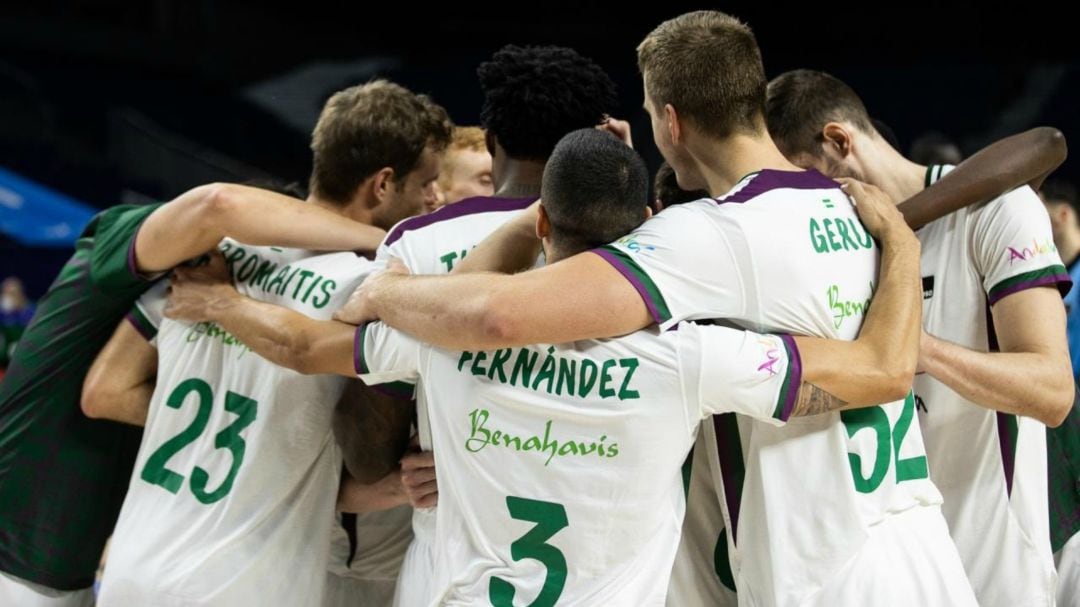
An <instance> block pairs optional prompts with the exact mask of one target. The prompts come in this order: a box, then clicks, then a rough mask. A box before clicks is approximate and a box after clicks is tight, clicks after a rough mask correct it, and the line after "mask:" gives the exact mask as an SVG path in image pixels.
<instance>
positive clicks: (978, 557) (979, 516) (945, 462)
mask: <svg viewBox="0 0 1080 607" xmlns="http://www.w3.org/2000/svg"><path fill="white" fill-rule="evenodd" d="M950 169H951V167H941V166H932V167H929V168H928V170H927V185H930V184H931V183H933V182H935V181H937V180H938V179H939V178H940V177H941V175H943V174H946V173H948V172H949V170H950ZM918 237H919V241H920V242H921V243H922V276H923V326H924V327H925V329H926V331H927V332H928V333H930V334H931V335H935V336H937V337H940V338H942V339H945V340H948V341H951V342H953V343H956V344H959V345H961V346H964V347H966V348H971V349H973V350H977V351H982V352H986V351H989V350H995V349H996V343H994V340H993V336H992V334H993V324H992V323H991V322H990V314H989V308H990V306H993V305H994V304H995V303H997V302H998V301H1000V300H1001V299H1002V298H1003V297H1006V296H1008V295H1010V294H1012V293H1016V292H1018V291H1022V290H1024V289H1030V288H1033V287H1038V286H1058V287H1062V288H1063V289H1064V290H1068V285H1069V284H1070V279H1069V275H1068V273H1067V272H1066V270H1065V267H1064V265H1062V263H1061V259H1060V257H1059V256H1058V253H1057V248H1056V247H1055V246H1054V240H1053V235H1052V233H1051V231H1050V220H1049V218H1048V217H1047V215H1046V210H1045V208H1044V207H1043V204H1042V202H1041V201H1040V200H1039V197H1038V196H1037V195H1036V194H1035V192H1033V191H1032V190H1031V189H1030V188H1028V187H1026V186H1025V187H1022V188H1019V189H1016V190H1013V191H1012V192H1009V193H1007V194H1005V195H1003V196H1000V197H998V198H996V199H994V200H992V201H990V202H988V203H985V204H980V205H978V206H973V207H969V208H966V209H961V210H959V211H957V212H956V213H953V214H952V215H949V216H947V217H943V218H941V219H938V220H937V221H935V222H933V223H930V224H928V225H927V226H925V227H923V228H922V229H921V230H919V232H918ZM915 394H916V396H917V402H918V405H919V406H918V409H919V421H920V423H921V425H922V428H923V434H924V436H925V439H926V452H927V455H928V457H929V460H930V473H931V475H932V476H933V478H934V482H935V484H937V486H938V488H940V489H941V492H942V494H943V495H944V496H945V503H944V505H943V507H942V511H943V512H944V513H945V518H946V520H947V521H948V523H949V528H950V530H951V532H952V536H953V539H954V540H955V541H956V545H957V547H958V548H959V550H960V555H961V557H962V558H963V561H964V567H965V569H966V570H967V572H968V575H969V577H970V578H971V583H972V586H973V587H974V589H975V592H976V594H977V595H978V597H979V602H980V604H982V605H984V606H986V607H994V606H1002V607H1004V606H1013V605H1049V604H1051V597H1053V593H1054V591H1053V584H1054V564H1053V557H1052V555H1051V550H1050V528H1049V510H1048V509H1049V505H1048V501H1047V471H1046V427H1045V426H1044V425H1043V424H1042V423H1040V422H1039V421H1038V420H1035V419H1032V418H1029V417H1020V416H1016V415H1009V414H1005V413H999V412H996V411H992V410H990V409H987V408H985V407H980V406H978V405H976V404H974V403H972V402H970V401H968V400H966V399H964V398H963V397H962V396H960V395H959V394H957V393H956V392H954V391H953V390H952V389H950V388H949V387H947V386H946V385H945V384H943V383H941V382H939V381H938V380H936V379H934V378H932V377H930V376H929V375H925V374H924V375H919V376H917V377H916V379H915ZM958 445H963V448H959V449H958V448H957V446H958Z"/></svg>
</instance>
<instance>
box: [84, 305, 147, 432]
mask: <svg viewBox="0 0 1080 607" xmlns="http://www.w3.org/2000/svg"><path fill="white" fill-rule="evenodd" d="M157 360H158V358H157V349H156V348H154V347H153V346H152V345H151V344H150V342H149V341H148V340H147V339H146V337H144V336H143V335H142V334H141V333H140V332H139V331H137V330H136V328H135V326H134V325H133V324H132V323H131V322H129V321H128V320H127V319H124V320H122V321H120V324H119V325H118V326H117V327H116V331H115V332H113V336H112V337H111V338H110V339H109V342H108V343H107V344H105V347H104V348H103V349H102V350H101V352H99V353H98V356H97V358H96V359H95V360H94V364H93V365H92V366H91V367H90V371H89V372H88V373H87V374H86V380H85V381H84V382H83V390H82V401H81V402H82V410H83V413H84V414H86V416H87V417H92V418H96V419H111V420H113V421H118V422H123V423H126V424H132V425H134V426H144V425H146V414H147V411H148V410H149V408H150V397H151V396H153V394H154V380H155V378H156V376H157Z"/></svg>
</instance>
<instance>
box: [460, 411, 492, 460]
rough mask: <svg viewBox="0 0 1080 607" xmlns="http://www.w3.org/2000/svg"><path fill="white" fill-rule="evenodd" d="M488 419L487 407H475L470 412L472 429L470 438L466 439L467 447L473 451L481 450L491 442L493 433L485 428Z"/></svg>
mask: <svg viewBox="0 0 1080 607" xmlns="http://www.w3.org/2000/svg"><path fill="white" fill-rule="evenodd" d="M487 419H488V412H487V409H473V410H472V411H470V412H469V420H470V422H471V425H472V429H471V431H470V432H469V438H467V439H465V448H466V449H468V450H469V451H471V452H473V453H476V452H477V451H480V450H481V449H483V448H484V447H486V446H487V445H488V443H490V442H491V433H490V432H488V431H487V429H485V428H484V424H485V423H487Z"/></svg>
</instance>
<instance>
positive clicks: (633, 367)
mask: <svg viewBox="0 0 1080 607" xmlns="http://www.w3.org/2000/svg"><path fill="white" fill-rule="evenodd" d="M638 364H639V363H638V359H636V358H620V359H619V366H620V367H622V368H623V369H626V376H625V377H623V381H622V385H621V386H619V400H626V399H628V398H639V397H640V396H641V395H640V394H638V391H637V390H630V389H629V388H630V379H631V378H632V377H633V376H634V371H637V368H638Z"/></svg>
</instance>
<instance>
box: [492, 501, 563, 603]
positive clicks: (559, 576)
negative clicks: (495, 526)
mask: <svg viewBox="0 0 1080 607" xmlns="http://www.w3.org/2000/svg"><path fill="white" fill-rule="evenodd" d="M506 508H507V510H509V511H510V518H513V519H514V520H518V521H529V522H532V523H536V526H535V527H533V528H532V529H530V530H529V531H528V532H527V533H526V534H525V535H523V536H521V537H520V538H518V539H517V540H516V541H515V542H514V543H512V544H510V557H511V558H513V559H514V560H515V561H520V560H521V559H535V560H537V561H540V562H541V563H543V564H544V567H547V575H546V577H545V578H544V586H543V587H542V588H541V589H540V594H538V595H536V599H534V600H533V602H532V603H529V605H528V607H552V606H553V605H555V602H556V601H558V600H559V596H561V595H562V591H563V587H565V586H566V557H565V556H563V553H562V551H561V550H559V549H558V548H556V547H555V546H552V545H551V544H548V543H547V541H548V540H549V539H551V537H552V536H553V535H555V534H556V533H558V532H559V531H560V530H562V529H564V528H566V527H568V526H569V525H570V522H569V521H568V520H567V518H566V508H564V507H563V505H562V504H555V503H552V502H541V501H539V500H531V499H526V498H524V497H514V496H512V495H508V496H506ZM488 599H490V600H491V604H492V605H493V607H513V605H514V585H513V584H511V583H510V582H507V581H506V580H504V579H502V578H499V577H492V578H491V581H490V583H489V585H488Z"/></svg>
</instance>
